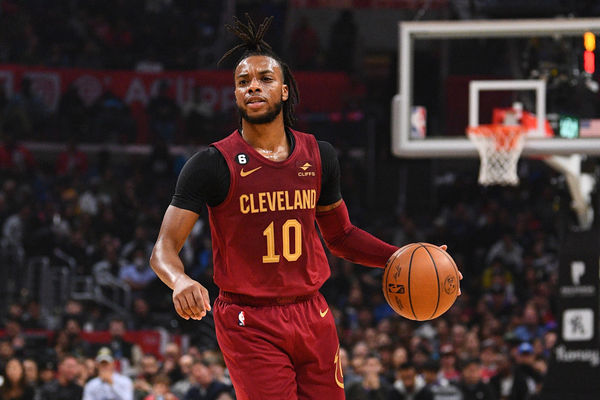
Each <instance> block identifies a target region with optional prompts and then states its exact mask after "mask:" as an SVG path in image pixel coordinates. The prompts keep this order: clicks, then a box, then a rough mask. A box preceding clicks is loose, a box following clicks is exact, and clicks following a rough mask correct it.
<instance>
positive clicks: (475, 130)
mask: <svg viewBox="0 0 600 400" xmlns="http://www.w3.org/2000/svg"><path fill="white" fill-rule="evenodd" d="M467 136H468V137H469V139H470V140H471V141H472V142H473V143H474V144H475V147H477V151H478V152H479V158H480V159H481V164H480V167H479V183H480V184H482V185H486V186H487V185H518V184H519V176H518V175H517V163H518V161H519V156H520V155H521V151H523V143H524V140H525V135H524V129H523V128H522V127H521V126H520V125H497V124H490V125H479V126H475V127H469V128H467Z"/></svg>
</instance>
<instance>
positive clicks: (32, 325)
mask: <svg viewBox="0 0 600 400" xmlns="http://www.w3.org/2000/svg"><path fill="white" fill-rule="evenodd" d="M49 325H50V321H49V320H48V318H47V315H44V314H43V313H42V308H41V306H40V303H39V302H38V301H36V300H29V301H28V302H27V306H26V309H25V312H24V313H23V328H24V329H26V330H43V329H48V327H49Z"/></svg>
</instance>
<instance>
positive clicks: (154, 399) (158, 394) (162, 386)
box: [144, 374, 177, 400]
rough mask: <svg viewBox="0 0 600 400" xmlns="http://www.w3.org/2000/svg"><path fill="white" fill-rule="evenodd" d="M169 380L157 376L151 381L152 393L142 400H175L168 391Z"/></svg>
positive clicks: (165, 377)
mask: <svg viewBox="0 0 600 400" xmlns="http://www.w3.org/2000/svg"><path fill="white" fill-rule="evenodd" d="M170 384H171V380H170V379H169V377H168V376H167V375H165V374H158V375H156V376H155V377H154V379H153V380H152V393H150V394H149V395H148V396H146V397H145V398H144V400H177V396H175V395H174V394H173V393H171V391H170V390H169V385H170Z"/></svg>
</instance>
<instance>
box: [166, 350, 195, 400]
mask: <svg viewBox="0 0 600 400" xmlns="http://www.w3.org/2000/svg"><path fill="white" fill-rule="evenodd" d="M178 364H179V369H180V370H181V374H182V378H181V379H180V380H179V381H177V382H175V383H174V384H173V385H172V386H171V391H172V392H173V394H174V395H175V396H176V397H177V398H179V399H183V397H184V396H185V394H186V393H187V392H188V390H190V388H191V387H192V385H193V381H192V377H191V372H192V365H193V364H194V358H193V357H192V356H191V355H189V354H184V355H182V356H181V357H179V362H178Z"/></svg>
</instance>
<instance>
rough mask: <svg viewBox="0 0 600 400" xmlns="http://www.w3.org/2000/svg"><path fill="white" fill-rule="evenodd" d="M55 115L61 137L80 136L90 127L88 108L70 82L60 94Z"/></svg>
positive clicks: (76, 88) (75, 87)
mask: <svg viewBox="0 0 600 400" xmlns="http://www.w3.org/2000/svg"><path fill="white" fill-rule="evenodd" d="M57 116H58V119H59V122H58V123H59V129H60V134H59V135H60V138H61V139H64V138H71V139H72V138H75V137H82V136H84V135H85V134H86V133H87V131H88V130H89V129H90V126H89V115H88V109H87V107H86V106H85V104H84V103H83V100H82V99H81V96H80V95H79V89H78V87H77V86H76V85H75V84H73V83H71V84H70V85H69V87H68V88H67V90H66V91H65V92H64V93H63V94H62V96H60V101H59V103H58V112H57Z"/></svg>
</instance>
